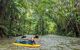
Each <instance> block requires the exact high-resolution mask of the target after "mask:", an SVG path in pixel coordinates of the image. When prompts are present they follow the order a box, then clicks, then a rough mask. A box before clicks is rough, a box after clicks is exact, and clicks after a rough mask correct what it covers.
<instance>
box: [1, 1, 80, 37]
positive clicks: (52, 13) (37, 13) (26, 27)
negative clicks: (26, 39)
mask: <svg viewBox="0 0 80 50" xmlns="http://www.w3.org/2000/svg"><path fill="white" fill-rule="evenodd" d="M25 34H39V35H45V34H57V35H65V36H73V37H80V0H0V37H5V36H18V35H25Z"/></svg>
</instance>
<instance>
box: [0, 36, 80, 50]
mask: <svg viewBox="0 0 80 50" xmlns="http://www.w3.org/2000/svg"><path fill="white" fill-rule="evenodd" d="M27 37H28V38H29V37H32V35H27ZM19 38H20V37H15V38H13V39H3V40H1V41H0V50H80V38H73V37H66V36H57V35H45V36H40V39H41V42H40V43H41V47H39V48H27V47H19V46H18V47H17V46H14V45H13V44H12V43H13V42H14V40H15V39H19Z"/></svg>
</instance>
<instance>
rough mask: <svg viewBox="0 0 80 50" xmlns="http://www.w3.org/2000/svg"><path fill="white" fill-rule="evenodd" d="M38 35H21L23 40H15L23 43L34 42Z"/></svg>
mask: <svg viewBox="0 0 80 50" xmlns="http://www.w3.org/2000/svg"><path fill="white" fill-rule="evenodd" d="M38 38H39V36H38V35H35V36H34V37H32V38H26V36H22V39H23V40H16V42H17V43H23V44H36V43H35V39H38Z"/></svg>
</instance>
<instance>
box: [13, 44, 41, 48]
mask: <svg viewBox="0 0 80 50" xmlns="http://www.w3.org/2000/svg"><path fill="white" fill-rule="evenodd" d="M13 45H16V46H23V47H29V48H38V47H40V44H32V45H31V44H21V43H13Z"/></svg>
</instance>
